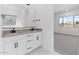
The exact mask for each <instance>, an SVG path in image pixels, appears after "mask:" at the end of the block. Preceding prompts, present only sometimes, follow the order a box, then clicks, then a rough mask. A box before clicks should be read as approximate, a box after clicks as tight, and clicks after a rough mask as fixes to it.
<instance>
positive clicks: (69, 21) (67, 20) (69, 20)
mask: <svg viewBox="0 0 79 59" xmlns="http://www.w3.org/2000/svg"><path fill="white" fill-rule="evenodd" d="M63 20H64V28H73V16H66V17H63Z"/></svg>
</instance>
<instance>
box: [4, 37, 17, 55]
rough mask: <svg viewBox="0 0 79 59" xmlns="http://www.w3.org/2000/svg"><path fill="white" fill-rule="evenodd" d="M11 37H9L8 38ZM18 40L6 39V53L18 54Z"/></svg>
mask: <svg viewBox="0 0 79 59" xmlns="http://www.w3.org/2000/svg"><path fill="white" fill-rule="evenodd" d="M8 39H9V38H8ZM16 51H17V50H16V41H15V40H12V41H6V42H5V55H16V54H17V52H16Z"/></svg>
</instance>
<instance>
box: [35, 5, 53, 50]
mask: <svg viewBox="0 0 79 59" xmlns="http://www.w3.org/2000/svg"><path fill="white" fill-rule="evenodd" d="M34 7H36V10H37V12H38V15H39V18H40V20H41V21H40V26H41V28H42V29H43V34H42V35H43V36H42V37H43V39H42V41H43V42H42V43H43V46H44V47H45V48H46V49H48V50H50V51H53V44H54V43H53V16H54V15H53V5H52V4H50V5H49V4H36V5H34Z"/></svg>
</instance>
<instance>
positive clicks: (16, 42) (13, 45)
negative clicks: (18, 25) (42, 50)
mask: <svg viewBox="0 0 79 59" xmlns="http://www.w3.org/2000/svg"><path fill="white" fill-rule="evenodd" d="M23 38H24V35H21V36H14V37H9V38H5V55H17V54H18V55H24V54H25V39H23Z"/></svg>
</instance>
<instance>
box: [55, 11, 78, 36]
mask: <svg viewBox="0 0 79 59" xmlns="http://www.w3.org/2000/svg"><path fill="white" fill-rule="evenodd" d="M54 15H55V16H54V17H55V18H54V32H58V33H65V34H73V35H79V29H77V28H59V27H58V18H59V17H63V16H70V15H79V10H73V11H68V12H63V13H56V14H54Z"/></svg>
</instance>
